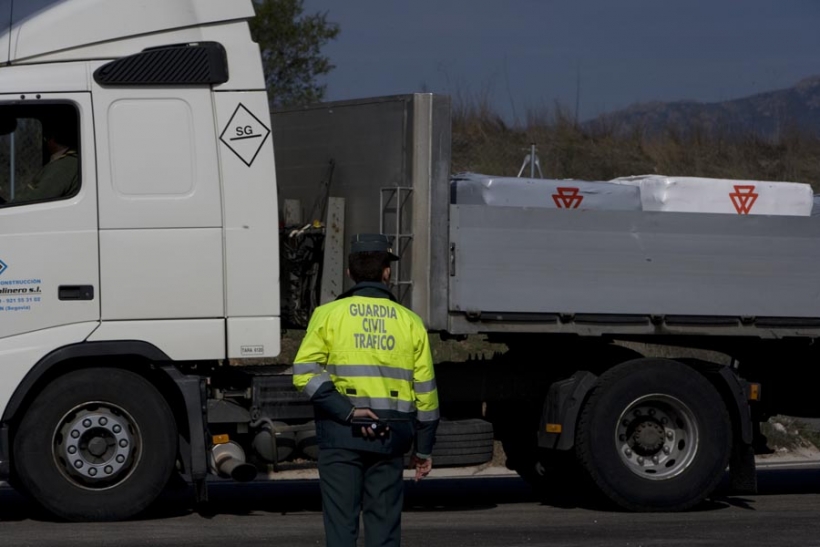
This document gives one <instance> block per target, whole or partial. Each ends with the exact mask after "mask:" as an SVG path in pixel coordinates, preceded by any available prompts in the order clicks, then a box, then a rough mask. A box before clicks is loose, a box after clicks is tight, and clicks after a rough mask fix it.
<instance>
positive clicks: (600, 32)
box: [304, 0, 820, 123]
mask: <svg viewBox="0 0 820 547" xmlns="http://www.w3.org/2000/svg"><path fill="white" fill-rule="evenodd" d="M304 8H305V13H316V12H322V13H325V12H326V13H327V18H328V20H329V21H333V22H335V23H338V24H339V26H340V30H341V31H340V33H339V36H338V37H337V38H336V39H335V40H334V41H331V42H329V43H328V44H327V45H326V46H325V47H324V49H323V53H324V54H325V55H327V56H328V57H329V58H330V61H331V63H332V64H334V65H335V67H336V68H335V69H334V70H333V71H332V72H331V73H330V74H329V75H327V76H325V77H322V78H320V82H321V83H323V84H327V93H326V95H325V100H341V99H354V98H363V97H375V96H381V95H393V94H401V93H412V92H418V91H430V92H435V93H445V94H449V95H451V96H453V97H454V99H457V98H459V97H461V98H464V99H476V98H479V99H486V100H487V101H489V102H490V104H491V105H492V106H493V108H494V109H496V110H497V111H498V112H499V113H500V114H501V115H502V116H504V117H505V118H506V119H507V120H508V121H510V122H513V123H514V122H516V121H523V120H525V119H526V116H527V111H528V110H536V111H537V110H539V109H540V110H543V108H544V107H547V108H552V107H554V106H555V105H556V102H557V103H558V104H561V105H562V106H563V107H566V108H568V109H569V110H570V112H575V110H576V105H577V106H578V116H579V118H580V119H581V120H584V119H589V118H591V117H594V116H597V115H599V114H602V113H604V112H610V111H614V110H617V109H620V108H624V107H626V106H629V105H631V104H634V103H637V102H649V101H677V100H694V101H702V102H713V101H722V100H727V99H733V98H740V97H745V96H749V95H754V94H756V93H761V92H765V91H772V90H775V89H782V88H787V87H791V86H793V85H794V84H796V83H797V82H799V81H800V80H801V79H803V78H806V77H808V76H813V75H820V32H818V28H820V0H653V1H650V0H412V1H409V0H403V1H402V0H305V1H304Z"/></svg>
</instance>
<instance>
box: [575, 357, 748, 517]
mask: <svg viewBox="0 0 820 547" xmlns="http://www.w3.org/2000/svg"><path fill="white" fill-rule="evenodd" d="M731 443H732V429H731V422H730V419H729V414H728V412H727V410H726V406H725V405H724V403H723V400H722V399H721V397H720V395H719V394H718V392H717V390H716V389H715V388H714V387H713V386H712V384H711V383H710V382H709V381H708V380H707V379H706V378H704V377H703V376H702V375H701V374H699V373H698V372H696V371H695V370H693V369H691V368H689V367H688V366H686V365H683V364H681V363H678V362H676V361H670V360H665V359H640V360H636V361H630V362H627V363H624V364H622V365H619V366H618V367H615V368H614V369H611V370H610V371H608V372H606V373H605V374H603V375H602V376H601V378H600V380H599V383H598V384H597V386H596V387H595V388H594V389H593V391H592V393H591V395H590V397H589V400H588V401H587V404H586V405H585V406H584V409H583V411H582V413H581V417H580V420H579V423H578V428H577V436H576V447H577V454H578V457H579V460H580V461H581V464H582V465H583V467H584V468H585V469H586V471H587V472H588V473H589V475H590V477H591V478H592V480H593V481H594V483H595V484H596V485H597V486H598V488H599V489H600V490H601V491H602V492H603V493H604V494H605V495H606V496H607V497H608V498H609V499H611V500H612V501H614V502H615V503H617V504H618V505H620V506H621V507H623V508H625V509H628V510H632V511H682V510H686V509H689V508H691V507H693V506H694V505H696V504H698V503H700V502H701V501H703V500H704V499H705V498H706V497H707V496H708V495H709V494H711V492H712V491H713V490H714V488H715V487H716V486H717V484H718V482H719V481H720V479H721V478H722V476H723V474H724V472H725V470H726V466H727V465H728V463H729V455H730V452H731Z"/></svg>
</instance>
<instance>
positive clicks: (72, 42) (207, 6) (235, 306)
mask: <svg viewBox="0 0 820 547" xmlns="http://www.w3.org/2000/svg"><path fill="white" fill-rule="evenodd" d="M253 16H254V9H253V4H252V2H251V1H250V0H244V1H238V0H231V1H224V0H174V1H172V2H169V1H168V0H143V1H141V2H122V1H118V0H3V1H0V63H2V67H0V133H2V135H0V374H2V382H0V415H2V416H3V424H4V428H3V430H2V431H3V435H2V441H3V442H2V443H0V444H2V449H0V460H2V464H0V471H2V472H3V474H4V475H8V474H9V471H10V470H9V459H10V458H9V456H10V454H9V451H10V447H11V446H12V441H13V439H10V438H9V431H12V437H14V436H15V435H16V436H17V438H18V440H19V438H20V431H21V429H20V428H19V427H17V426H18V425H19V424H20V422H21V420H22V421H24V422H27V421H30V420H26V416H27V415H29V416H30V414H31V412H32V410H31V409H32V408H34V409H35V411H36V408H37V397H38V396H39V395H41V394H42V390H43V389H44V388H45V386H50V385H52V384H53V383H50V382H49V378H53V377H56V376H57V375H58V374H61V372H58V371H63V372H64V371H69V370H76V369H84V370H86V371H88V370H92V372H93V370H105V369H89V368H88V367H91V366H93V365H95V364H97V365H99V364H100V363H101V362H103V361H106V360H107V361H108V362H109V363H112V362H117V361H121V362H123V361H126V360H130V361H133V360H134V359H137V360H139V359H145V360H150V361H151V362H152V363H156V362H160V361H163V362H197V361H202V360H208V361H211V360H223V359H230V358H240V357H249V356H250V357H271V356H276V355H278V353H279V348H280V326H279V285H278V272H279V263H278V218H277V214H276V212H277V209H278V207H277V195H276V181H275V171H274V156H273V144H272V137H271V122H270V115H269V107H268V101H267V95H266V91H265V83H264V76H263V73H262V67H261V62H260V56H259V48H258V46H257V45H256V44H255V43H254V42H253V41H252V39H251V36H250V32H249V27H248V24H247V20H248V19H249V18H251V17H253ZM55 132H56V133H57V134H58V138H57V139H56V140H55V139H53V138H52V137H53V133H55ZM58 141H63V142H58ZM130 361H129V362H130ZM69 376H70V375H69ZM97 377H99V382H100V385H104V382H103V381H104V378H103V377H102V376H101V375H100V373H99V372H98V373H97V376H94V374H93V373H92V374H91V377H90V378H92V380H93V379H94V378H97ZM88 378H89V377H86V380H88ZM102 389H103V390H105V389H111V388H104V387H103V388H102ZM120 389H126V390H128V389H130V387H129V386H128V385H127V382H126V385H121V386H120ZM63 391H65V389H63ZM32 405H33V406H32ZM26 409H28V410H26ZM65 412H66V411H63V416H62V417H61V418H59V419H58V422H59V423H60V424H61V425H57V424H53V425H48V427H51V428H54V427H58V428H60V427H63V428H65V427H68V428H69V429H70V428H71V427H73V424H74V423H75V421H76V420H80V421H79V422H77V423H80V425H82V420H81V418H82V417H83V416H89V417H91V419H92V420H93V419H96V420H97V421H99V419H100V418H102V421H103V422H106V423H107V424H109V425H108V426H106V425H103V426H99V425H98V424H97V423H96V422H95V424H94V427H96V428H98V429H99V431H97V433H98V434H93V432H92V433H89V431H90V429H89V428H85V429H83V430H82V431H80V433H81V435H80V437H82V439H85V440H86V441H89V442H92V444H93V443H97V444H100V443H102V444H103V445H104V444H106V443H108V444H112V443H114V444H116V443H115V441H117V442H120V441H123V439H118V435H119V434H118V433H115V432H114V430H113V429H111V427H112V426H111V425H110V424H111V423H113V422H119V425H120V426H121V427H120V428H119V429H120V430H121V429H122V428H125V429H128V428H131V429H132V430H136V429H139V427H140V425H139V423H138V421H139V420H137V419H136V417H134V416H132V417H131V418H130V419H129V418H123V417H122V416H127V415H128V413H129V412H131V411H129V410H128V409H127V408H126V407H125V403H122V404H114V403H112V404H111V405H109V407H107V408H91V407H88V408H81V409H79V411H78V410H77V409H74V410H72V412H73V413H74V414H72V415H69V414H65ZM38 419H39V420H42V419H43V417H42V416H39V417H38ZM74 431H77V430H72V431H71V432H67V433H66V434H67V435H68V437H69V438H70V436H71V435H72V434H75V433H74ZM53 433H54V432H53V429H52V430H50V431H49V432H48V436H49V438H52V437H54V434H53ZM143 433H144V432H143ZM54 438H62V437H61V435H59V434H57V437H54ZM82 439H81V441H82ZM95 439H96V440H95ZM125 441H126V442H129V443H132V445H133V444H136V443H138V442H139V443H142V444H141V447H140V450H142V451H143V452H142V455H143V456H145V454H146V452H147V451H148V450H149V449H150V447H149V446H148V441H147V440H145V439H144V438H143V440H142V441H140V440H139V437H138V433H137V432H136V431H132V433H131V438H129V439H125ZM51 442H53V443H57V444H60V443H62V444H60V446H59V447H58V448H55V454H57V455H58V457H60V456H62V457H64V458H65V461H64V462H63V463H64V465H63V466H62V467H61V469H59V472H60V473H62V474H63V475H64V476H65V477H67V478H68V479H69V481H68V482H69V483H70V484H72V485H73V486H76V487H80V489H85V490H91V491H94V490H95V489H97V490H100V491H103V490H105V489H110V487H111V486H112V485H113V486H116V485H118V484H120V483H121V482H127V481H129V480H130V481H131V482H133V481H134V480H135V478H134V477H132V476H131V475H132V473H133V472H134V469H136V468H137V467H139V466H138V465H137V464H136V463H134V462H136V461H137V458H138V457H139V454H137V452H136V450H135V451H132V452H129V453H127V454H126V453H121V454H116V455H115V456H114V455H113V453H110V451H109V453H105V451H104V450H103V448H104V446H103V447H102V448H94V449H93V450H92V451H91V452H88V453H85V454H86V457H85V458H84V459H82V458H81V459H80V460H74V461H71V454H72V451H78V450H79V453H84V452H83V451H84V450H85V451H87V450H89V449H88V447H87V446H85V447H84V445H83V442H80V444H78V445H71V446H68V445H67V444H66V443H65V440H62V441H60V440H54V439H53V438H52V441H51ZM14 444H19V443H14ZM86 444H87V443H86ZM35 445H36V442H35V443H34V445H30V446H29V448H31V447H33V446H35ZM101 446H102V445H101ZM15 450H16V448H15ZM100 450H103V452H101V453H100V454H97V452H99V451H100ZM95 454H97V455H96V456H95ZM106 454H107V455H106ZM108 456H112V458H113V459H112V462H113V467H112V466H101V467H99V469H98V468H97V467H95V466H93V465H91V464H92V460H94V458H97V459H100V458H102V459H106V458H108ZM12 459H13V458H12ZM119 459H123V460H124V462H118V461H117V460H119ZM79 466H83V469H79ZM72 467H75V469H76V471H71V469H72ZM16 469H17V472H19V473H21V474H23V475H25V473H26V472H27V470H25V469H21V468H20V467H19V466H17V467H16ZM29 474H30V473H29ZM104 475H105V476H107V477H108V478H105V479H101V478H100V477H102V476H104ZM29 479H30V477H26V476H23V477H22V478H21V480H22V482H23V483H24V484H25V485H26V486H27V487H28V489H29V490H35V489H36V486H37V485H34V484H32V483H31V481H30V480H29ZM32 480H33V479H32ZM100 480H103V481H104V482H102V483H101V482H100ZM114 490H116V489H114ZM41 501H42V500H41ZM95 503H96V504H97V505H99V503H100V501H99V499H98V501H96V502H95ZM52 508H53V507H52ZM96 511H97V513H96V514H98V515H99V514H101V513H100V511H101V510H99V509H98V510H96ZM89 512H90V513H94V511H93V510H88V511H86V513H89ZM114 512H115V513H117V515H118V516H122V515H123V514H124V509H122V508H120V509H117V510H116V511H114ZM86 516H87V515H86Z"/></svg>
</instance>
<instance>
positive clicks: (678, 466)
mask: <svg viewBox="0 0 820 547" xmlns="http://www.w3.org/2000/svg"><path fill="white" fill-rule="evenodd" d="M699 437H700V435H699V432H698V425H697V421H696V420H695V416H694V414H693V412H692V411H691V409H690V408H689V407H688V406H687V405H686V404H684V403H683V402H682V401H680V400H679V399H676V398H675V397H671V396H669V395H664V394H652V395H646V396H643V397H640V398H638V399H636V400H635V401H633V402H632V403H631V404H630V405H629V406H628V407H627V408H626V410H624V411H623V412H622V413H621V415H620V417H619V418H618V424H617V426H616V428H615V444H616V447H617V449H618V453H619V455H620V457H621V461H622V462H623V463H624V465H626V467H627V469H629V470H630V471H631V472H632V473H634V474H636V475H638V476H640V477H642V478H644V479H649V480H666V479H670V478H672V477H675V476H677V475H679V474H680V473H682V472H683V471H685V470H686V469H687V468H688V467H689V465H691V463H692V461H693V460H694V459H695V454H696V453H697V451H698V441H699Z"/></svg>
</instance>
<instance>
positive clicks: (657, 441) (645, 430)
mask: <svg viewBox="0 0 820 547" xmlns="http://www.w3.org/2000/svg"><path fill="white" fill-rule="evenodd" d="M663 440H664V431H663V427H662V426H661V425H660V424H659V423H656V422H654V421H645V422H641V423H640V424H638V425H637V427H635V432H634V433H633V434H632V441H633V443H634V446H635V452H638V453H639V454H641V455H642V456H651V455H652V454H655V453H657V452H658V451H659V450H660V449H661V447H662V446H663Z"/></svg>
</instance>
